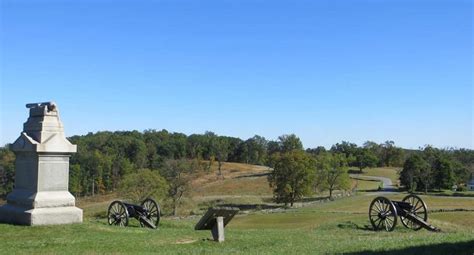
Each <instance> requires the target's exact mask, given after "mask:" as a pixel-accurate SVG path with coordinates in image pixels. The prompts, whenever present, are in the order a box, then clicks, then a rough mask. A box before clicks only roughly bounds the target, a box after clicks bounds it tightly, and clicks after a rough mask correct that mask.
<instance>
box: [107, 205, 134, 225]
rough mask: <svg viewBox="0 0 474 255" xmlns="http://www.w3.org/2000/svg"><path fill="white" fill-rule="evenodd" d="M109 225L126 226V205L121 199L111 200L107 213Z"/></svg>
mask: <svg viewBox="0 0 474 255" xmlns="http://www.w3.org/2000/svg"><path fill="white" fill-rule="evenodd" d="M107 218H108V221H109V225H116V226H121V227H126V226H127V225H128V218H129V217H128V211H127V207H126V206H125V205H124V203H122V202H121V201H113V202H112V203H111V204H110V205H109V210H108V213H107Z"/></svg>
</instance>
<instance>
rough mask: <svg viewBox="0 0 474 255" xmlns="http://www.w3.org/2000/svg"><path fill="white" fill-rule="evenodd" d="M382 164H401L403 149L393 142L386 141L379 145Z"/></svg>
mask: <svg viewBox="0 0 474 255" xmlns="http://www.w3.org/2000/svg"><path fill="white" fill-rule="evenodd" d="M380 147H381V149H382V155H381V156H382V163H383V166H401V165H403V160H404V155H405V154H404V151H403V150H402V149H401V148H398V147H396V146H395V142H393V141H386V142H385V143H384V144H382V145H381V146H380Z"/></svg>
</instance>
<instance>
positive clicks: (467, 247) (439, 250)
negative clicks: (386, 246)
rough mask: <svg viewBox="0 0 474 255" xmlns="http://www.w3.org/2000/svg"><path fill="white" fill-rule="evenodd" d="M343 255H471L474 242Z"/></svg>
mask: <svg viewBox="0 0 474 255" xmlns="http://www.w3.org/2000/svg"><path fill="white" fill-rule="evenodd" d="M344 254H352V255H359V254H368V255H371V254H382V255H395V254H417V255H420V254H421V255H423V254H426V255H437V254H440V255H441V254H443V255H444V254H458V255H464V254H465V255H472V254H474V240H472V241H466V242H459V243H440V244H431V245H420V246H414V247H407V248H402V249H397V250H391V251H360V252H354V253H344Z"/></svg>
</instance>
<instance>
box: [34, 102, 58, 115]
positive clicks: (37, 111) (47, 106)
mask: <svg viewBox="0 0 474 255" xmlns="http://www.w3.org/2000/svg"><path fill="white" fill-rule="evenodd" d="M26 108H28V109H30V117H36V116H55V115H58V112H59V111H58V106H57V105H56V103H55V102H43V103H31V104H26Z"/></svg>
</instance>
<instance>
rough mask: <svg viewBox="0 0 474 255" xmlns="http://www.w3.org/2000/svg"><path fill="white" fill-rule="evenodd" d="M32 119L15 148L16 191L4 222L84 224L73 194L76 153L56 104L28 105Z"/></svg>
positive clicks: (0, 214)
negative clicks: (70, 187) (71, 178)
mask: <svg viewBox="0 0 474 255" xmlns="http://www.w3.org/2000/svg"><path fill="white" fill-rule="evenodd" d="M27 107H28V108H30V117H29V118H28V120H27V122H26V123H25V124H24V128H23V130H24V131H23V132H22V133H21V135H20V137H19V138H18V139H17V140H16V141H15V142H14V143H13V144H12V145H11V149H12V151H13V152H14V153H15V156H16V160H15V188H14V190H13V191H12V192H11V193H10V194H8V196H7V205H5V206H2V207H0V222H4V223H11V224H20V225H49V224H68V223H80V222H82V210H81V209H79V208H77V207H75V198H74V196H73V195H72V194H71V193H69V191H68V185H69V157H70V156H71V154H72V153H74V152H76V145H73V144H71V143H70V142H69V141H68V140H67V139H66V138H65V135H64V129H63V125H62V123H61V121H60V120H59V113H58V110H57V107H56V105H55V104H54V103H40V104H28V105H27Z"/></svg>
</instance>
